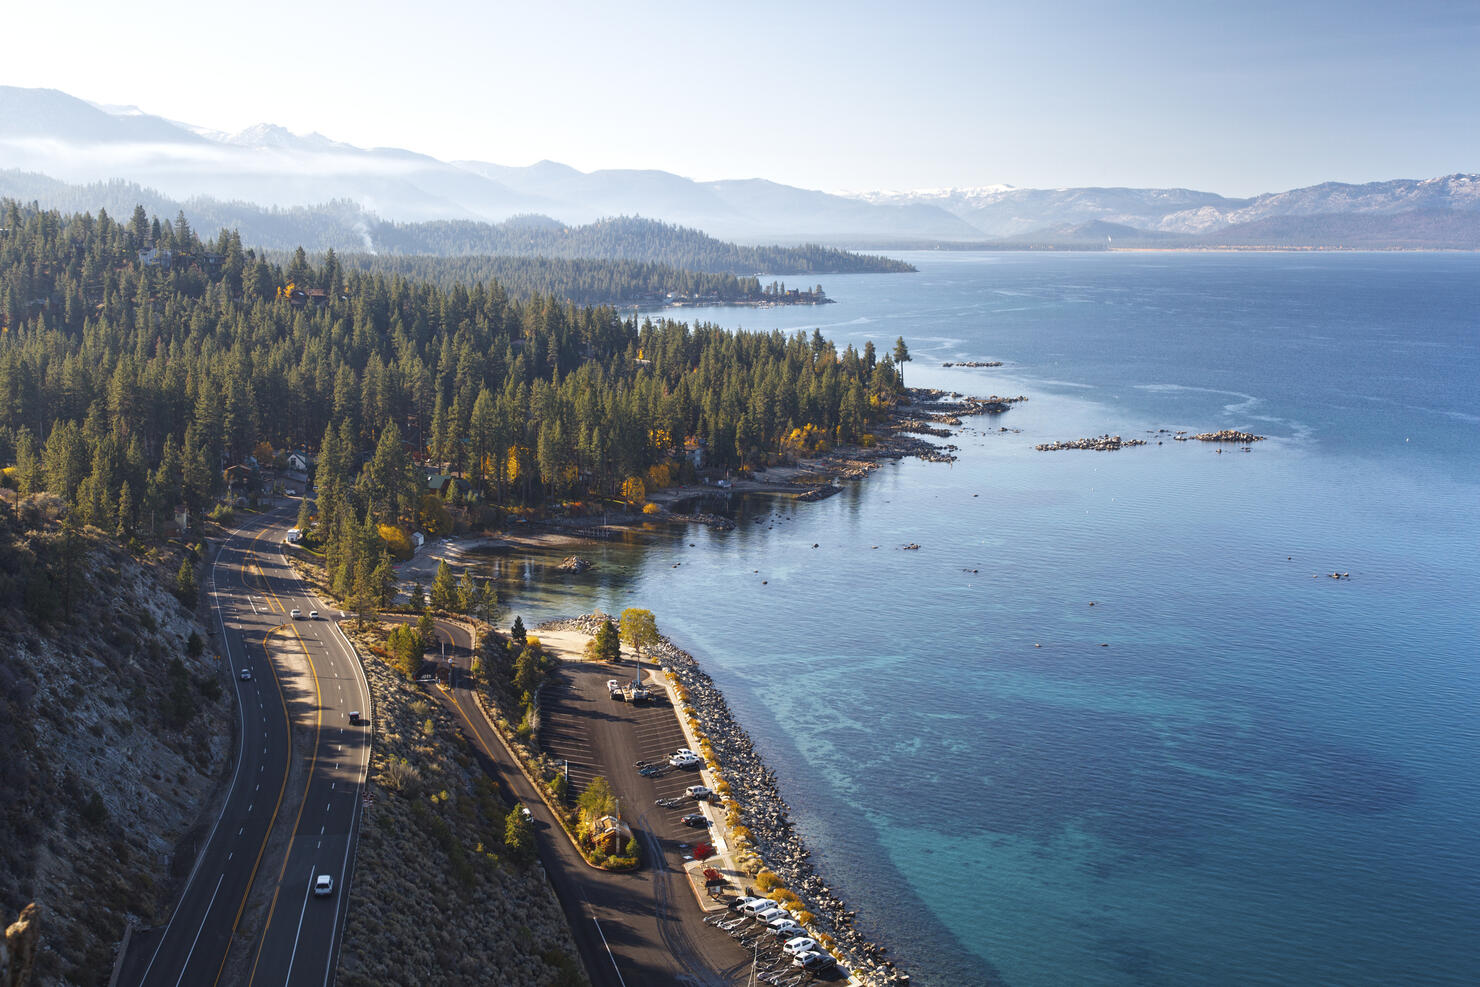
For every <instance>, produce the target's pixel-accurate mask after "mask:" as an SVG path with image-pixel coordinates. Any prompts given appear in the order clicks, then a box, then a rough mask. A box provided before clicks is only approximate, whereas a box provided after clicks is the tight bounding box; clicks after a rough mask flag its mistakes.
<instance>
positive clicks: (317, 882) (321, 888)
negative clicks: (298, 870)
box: [313, 874, 334, 897]
mask: <svg viewBox="0 0 1480 987" xmlns="http://www.w3.org/2000/svg"><path fill="white" fill-rule="evenodd" d="M313 893H314V894H316V895H319V896H321V897H322V896H323V895H326V894H333V893H334V878H332V877H330V876H329V875H328V874H320V875H319V876H318V877H317V878H315V879H314V882H313Z"/></svg>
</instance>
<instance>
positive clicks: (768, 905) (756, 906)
mask: <svg viewBox="0 0 1480 987" xmlns="http://www.w3.org/2000/svg"><path fill="white" fill-rule="evenodd" d="M775 907H776V902H774V901H772V900H771V899H770V898H752V899H750V900H749V901H747V902H746V903H745V904H743V905H741V906H740V910H741V911H742V912H744V913H745V914H746V915H754V914H756V913H757V912H764V911H768V910H770V909H772V908H775ZM773 917H774V916H773Z"/></svg>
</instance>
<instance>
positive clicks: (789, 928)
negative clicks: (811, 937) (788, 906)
mask: <svg viewBox="0 0 1480 987" xmlns="http://www.w3.org/2000/svg"><path fill="white" fill-rule="evenodd" d="M766 925H767V927H769V928H770V930H771V935H773V936H779V937H780V938H781V939H783V940H788V939H795V938H796V937H797V936H800V935H805V934H806V932H807V930H806V929H803V928H802V926H801V923H799V922H798V921H797V920H796V919H794V918H792V917H791V916H790V915H783V916H781V917H780V918H773V919H771V921H769V922H767V923H766ZM793 930H795V931H793Z"/></svg>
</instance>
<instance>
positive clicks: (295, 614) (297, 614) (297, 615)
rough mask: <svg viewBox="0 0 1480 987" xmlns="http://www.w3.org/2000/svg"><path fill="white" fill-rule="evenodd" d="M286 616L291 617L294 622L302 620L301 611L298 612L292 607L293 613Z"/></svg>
mask: <svg viewBox="0 0 1480 987" xmlns="http://www.w3.org/2000/svg"><path fill="white" fill-rule="evenodd" d="M288 616H290V617H292V618H293V619H294V620H302V619H303V611H302V610H299V609H298V608H297V607H294V608H293V612H292V613H290V614H289V615H288Z"/></svg>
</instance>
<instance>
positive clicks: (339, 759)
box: [117, 508, 370, 987]
mask: <svg viewBox="0 0 1480 987" xmlns="http://www.w3.org/2000/svg"><path fill="white" fill-rule="evenodd" d="M290 518H291V515H290V514H289V513H288V509H287V508H282V509H279V510H276V511H272V512H269V513H266V514H261V515H256V516H253V517H251V518H249V519H248V520H247V521H246V522H245V523H244V524H243V525H242V526H241V527H240V528H238V529H237V530H235V531H233V532H232V533H231V534H230V535H229V536H228V537H227V538H226V539H225V541H224V542H223V543H222V544H221V546H220V547H219V549H218V550H217V553H216V556H215V558H214V559H213V561H212V563H211V569H210V576H209V579H208V581H207V596H208V600H209V602H210V605H211V608H212V610H213V613H212V621H213V623H214V630H213V639H212V643H213V645H214V646H215V648H216V651H217V654H218V655H219V656H220V658H221V659H222V660H223V661H225V662H226V663H227V665H228V668H229V674H230V676H231V683H232V686H233V688H234V690H235V695H236V700H237V715H238V717H239V721H240V735H239V745H238V748H237V752H236V762H235V765H234V767H233V769H232V779H231V784H230V788H229V790H228V792H227V794H226V797H225V801H224V802H223V804H222V806H221V810H220V812H219V814H218V815H217V817H216V819H215V821H214V823H213V824H212V826H211V829H210V832H209V834H208V835H207V837H206V840H205V845H204V846H203V847H202V849H201V851H200V853H199V855H198V857H197V859H196V862H195V866H194V868H193V869H192V871H191V874H190V877H189V878H188V879H187V881H186V885H185V888H184V890H183V891H182V893H181V896H180V899H179V901H178V902H177V903H176V905H175V907H174V909H173V910H172V912H171V917H170V920H169V922H168V923H167V924H166V925H165V927H164V928H163V929H154V930H147V931H144V932H141V933H138V934H135V935H134V936H133V937H132V939H131V941H130V944H129V950H128V952H127V954H126V955H125V956H124V958H123V962H122V963H121V964H120V969H119V975H118V980H117V983H119V984H122V985H127V987H132V985H136V984H146V985H150V987H154V985H160V987H170V985H173V987H181V985H191V987H194V985H207V984H208V985H215V984H218V983H247V982H253V981H252V976H253V974H252V973H251V972H250V971H251V970H252V969H253V967H255V968H256V974H255V976H256V980H255V982H257V983H263V984H267V983H272V984H284V983H294V984H327V983H328V982H329V981H330V980H332V979H333V968H334V963H333V960H334V957H335V955H337V951H338V946H339V939H340V936H341V933H342V930H343V925H344V915H345V913H346V905H347V892H348V887H347V885H348V878H349V875H350V872H351V865H352V857H353V849H354V836H355V833H356V831H357V827H358V823H359V811H360V794H361V792H362V790H363V787H364V779H365V769H366V766H367V765H368V762H369V739H370V734H369V730H368V728H367V727H359V728H354V730H347V729H346V728H347V726H348V724H347V723H346V714H347V713H348V711H349V710H350V709H359V710H362V711H364V712H366V713H368V712H369V711H370V703H369V688H368V686H367V685H366V683H365V679H364V675H363V673H362V671H361V669H360V666H359V663H358V661H357V660H356V659H355V657H354V652H353V649H352V648H351V647H350V645H349V642H348V641H347V640H346V639H345V638H344V636H343V635H342V634H341V633H339V630H338V627H337V626H335V624H334V623H333V621H332V620H323V621H306V620H305V621H294V620H293V619H291V616H290V614H291V611H292V610H293V609H294V608H295V607H297V608H299V609H300V610H302V611H303V613H304V614H307V613H308V612H309V611H311V610H314V609H318V610H319V611H320V612H321V613H323V614H325V615H326V616H328V611H327V610H326V609H325V608H324V607H323V605H322V603H321V602H320V601H317V600H313V599H311V598H310V597H308V596H307V595H306V589H305V587H304V586H303V584H302V582H301V581H300V580H299V579H298V578H297V576H296V574H295V573H294V572H293V571H292V569H291V568H290V567H289V566H288V565H287V563H286V560H285V559H284V558H283V555H282V544H283V543H282V537H283V531H284V529H285V528H286V526H287V524H288V523H289V522H290ZM243 669H245V670H246V671H247V672H248V673H249V675H250V678H247V679H243V678H242V677H241V672H242V670H243ZM305 683H306V685H305ZM309 723H311V724H312V733H308V732H307V729H306V727H305V724H309ZM295 731H296V735H295ZM341 731H344V732H341ZM305 734H307V737H306V738H305ZM295 739H296V740H298V741H299V745H300V746H305V745H304V744H303V741H304V740H305V739H307V740H309V741H310V743H308V744H307V745H306V746H305V756H306V757H307V758H308V759H309V767H308V770H307V771H299V772H298V773H299V774H300V775H302V776H304V778H305V779H306V782H305V784H304V787H303V790H302V793H301V794H302V796H303V797H302V798H301V799H299V798H298V797H297V796H298V794H299V793H298V792H296V791H294V790H291V789H290V788H289V785H288V780H289V777H290V774H292V771H291V768H292V766H293V759H294V757H295V750H294V747H295ZM285 805H286V806H289V807H294V808H293V810H292V811H293V813H294V818H293V819H288V818H287V816H288V815H289V813H288V812H286V811H284V807H285ZM288 834H291V838H290V839H289V840H288V842H287V851H288V852H287V853H286V855H284V854H282V852H281V847H280V844H283V842H284V839H285V837H286V836H288ZM280 857H281V858H282V859H281V860H279V858H280ZM310 872H313V873H328V874H331V875H332V876H333V877H334V881H335V893H334V894H333V895H332V896H331V897H330V899H329V900H328V901H314V902H306V901H305V902H304V903H305V905H308V904H312V905H314V906H317V907H303V908H301V909H300V908H297V907H295V906H294V905H293V904H292V902H293V900H294V899H295V898H306V897H307V892H308V889H309V885H310V883H311V876H310ZM268 886H272V888H273V891H272V900H273V901H274V904H273V905H271V906H269V916H270V918H269V919H268V921H267V922H266V924H265V926H263V925H262V924H261V923H259V922H258V921H256V918H257V917H258V916H259V915H260V912H261V909H260V908H257V907H254V904H255V902H256V901H257V900H258V899H260V897H261V895H262V894H265V893H266V891H265V889H266V888H267V887H268ZM254 889H258V894H255V895H254ZM285 902H288V903H289V904H286V905H285V904H284V903H285ZM290 913H291V923H292V925H293V929H292V930H291V934H290V932H289V930H288V925H289V915H290ZM249 957H250V959H249Z"/></svg>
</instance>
